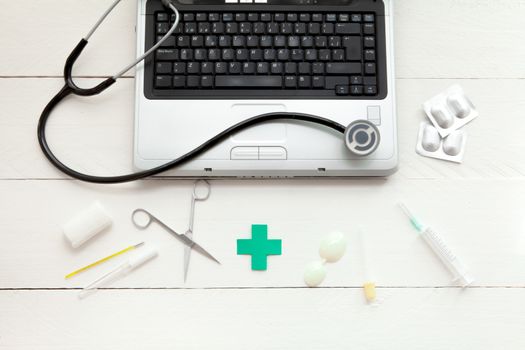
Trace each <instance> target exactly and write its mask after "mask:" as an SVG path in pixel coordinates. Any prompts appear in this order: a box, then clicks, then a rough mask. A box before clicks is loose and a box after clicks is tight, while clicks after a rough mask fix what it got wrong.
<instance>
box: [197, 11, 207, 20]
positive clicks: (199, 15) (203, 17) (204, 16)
mask: <svg viewBox="0 0 525 350" xmlns="http://www.w3.org/2000/svg"><path fill="white" fill-rule="evenodd" d="M195 19H196V21H197V22H204V21H207V20H208V14H207V13H197V15H196V16H195Z"/></svg>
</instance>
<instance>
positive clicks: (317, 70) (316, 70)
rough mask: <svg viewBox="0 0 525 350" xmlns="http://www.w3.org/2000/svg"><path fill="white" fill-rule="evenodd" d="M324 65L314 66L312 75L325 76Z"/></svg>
mask: <svg viewBox="0 0 525 350" xmlns="http://www.w3.org/2000/svg"><path fill="white" fill-rule="evenodd" d="M324 65H325V64H324V63H321V62H316V63H314V64H312V73H313V74H324Z"/></svg>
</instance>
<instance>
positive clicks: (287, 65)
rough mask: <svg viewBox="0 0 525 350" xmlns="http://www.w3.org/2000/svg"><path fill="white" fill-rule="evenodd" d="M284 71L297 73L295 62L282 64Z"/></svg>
mask: <svg viewBox="0 0 525 350" xmlns="http://www.w3.org/2000/svg"><path fill="white" fill-rule="evenodd" d="M284 72H285V73H286V74H296V73H297V63H294V62H286V63H285V65H284Z"/></svg>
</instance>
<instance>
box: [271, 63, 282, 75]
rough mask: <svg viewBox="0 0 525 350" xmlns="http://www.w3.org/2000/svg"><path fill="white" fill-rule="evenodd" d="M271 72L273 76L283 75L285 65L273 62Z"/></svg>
mask: <svg viewBox="0 0 525 350" xmlns="http://www.w3.org/2000/svg"><path fill="white" fill-rule="evenodd" d="M270 72H271V73H272V74H282V73H283V64H282V63H281V62H273V63H272V64H271V65H270Z"/></svg>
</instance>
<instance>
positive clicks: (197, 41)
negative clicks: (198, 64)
mask: <svg viewBox="0 0 525 350" xmlns="http://www.w3.org/2000/svg"><path fill="white" fill-rule="evenodd" d="M203 46H204V37H203V36H202V35H194V36H192V37H191V47H203Z"/></svg>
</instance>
